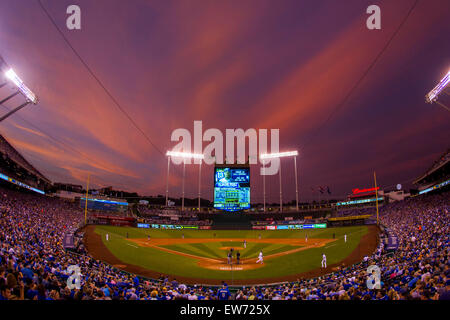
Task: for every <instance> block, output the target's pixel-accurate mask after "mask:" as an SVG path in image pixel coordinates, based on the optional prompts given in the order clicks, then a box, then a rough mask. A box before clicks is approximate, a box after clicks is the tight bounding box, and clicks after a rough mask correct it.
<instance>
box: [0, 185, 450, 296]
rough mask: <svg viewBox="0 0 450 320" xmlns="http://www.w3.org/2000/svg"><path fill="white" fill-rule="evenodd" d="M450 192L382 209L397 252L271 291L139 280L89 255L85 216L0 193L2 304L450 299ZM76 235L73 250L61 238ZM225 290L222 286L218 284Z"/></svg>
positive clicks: (24, 195)
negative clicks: (71, 283)
mask: <svg viewBox="0 0 450 320" xmlns="http://www.w3.org/2000/svg"><path fill="white" fill-rule="evenodd" d="M449 196H450V193H449V191H445V192H444V191H441V193H437V194H436V193H434V194H432V193H429V194H423V195H419V196H416V197H411V198H408V199H406V200H404V201H398V202H394V203H391V204H387V205H385V206H384V207H383V208H382V210H381V214H380V222H381V224H382V225H383V226H384V227H386V228H389V229H390V232H393V233H394V234H395V235H396V236H397V237H398V248H397V250H396V252H395V254H392V253H388V252H386V250H385V248H384V246H383V243H382V242H381V243H380V245H379V247H378V248H377V250H376V251H375V252H374V253H373V254H372V255H371V256H368V257H366V258H364V261H362V262H360V263H358V264H356V265H353V266H350V267H346V268H343V269H341V270H338V271H336V272H333V273H331V274H328V275H325V276H321V277H318V278H313V279H300V280H299V281H296V282H292V283H285V284H281V285H275V286H268V285H267V286H258V287H242V288H239V289H238V290H237V291H236V292H235V293H233V294H230V295H228V294H225V295H220V296H219V295H218V292H219V290H221V291H220V292H221V293H223V292H227V290H223V287H220V288H218V287H204V286H195V285H194V286H192V285H190V286H187V285H185V284H182V283H178V282H177V281H176V280H175V279H169V278H168V277H166V276H161V278H160V279H153V280H151V279H144V278H142V277H139V276H136V275H132V274H129V273H126V272H123V271H120V270H118V269H116V268H114V267H112V266H110V265H108V264H106V263H103V262H101V261H96V260H94V259H93V258H91V257H90V256H89V254H88V253H87V252H86V250H85V248H84V246H83V237H82V236H83V235H82V229H79V227H80V225H81V223H82V221H83V213H82V211H81V210H80V208H79V207H78V206H77V205H76V204H75V203H72V202H67V201H65V200H62V199H59V198H52V197H47V196H43V195H39V194H34V193H30V192H29V191H17V190H12V189H11V188H3V187H1V189H0V199H1V202H0V214H1V217H0V299H1V300H21V299H29V300H177V299H185V300H217V299H219V300H220V299H233V300H448V299H449V298H450V270H449V265H450V263H449V262H450V261H449V255H448V247H449V209H450V206H449ZM70 231H72V232H76V235H77V236H76V241H75V247H76V250H75V252H70V251H66V250H65V249H64V248H63V246H62V242H63V237H64V234H66V233H67V232H70ZM74 264H76V265H78V266H79V267H80V268H81V274H82V276H81V288H80V289H79V290H77V289H72V290H71V289H69V288H68V287H67V285H66V281H67V278H68V275H67V268H68V266H70V265H74ZM372 264H376V265H378V266H379V267H380V269H381V289H378V290H370V289H368V288H367V285H366V280H367V271H366V270H367V267H368V266H369V265H372ZM224 286H226V284H224Z"/></svg>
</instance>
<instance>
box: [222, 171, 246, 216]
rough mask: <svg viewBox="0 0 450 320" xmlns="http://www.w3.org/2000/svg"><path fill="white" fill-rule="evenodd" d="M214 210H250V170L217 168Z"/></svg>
mask: <svg viewBox="0 0 450 320" xmlns="http://www.w3.org/2000/svg"><path fill="white" fill-rule="evenodd" d="M214 208H216V209H220V210H225V211H239V210H244V209H249V208H250V168H232V167H231V168H230V167H225V168H218V167H216V168H215V170H214Z"/></svg>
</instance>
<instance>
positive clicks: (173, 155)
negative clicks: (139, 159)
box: [166, 151, 204, 212]
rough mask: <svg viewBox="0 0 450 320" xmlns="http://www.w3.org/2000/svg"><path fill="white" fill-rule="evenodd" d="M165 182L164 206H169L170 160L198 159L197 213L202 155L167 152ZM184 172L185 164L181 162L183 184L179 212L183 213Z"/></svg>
mask: <svg viewBox="0 0 450 320" xmlns="http://www.w3.org/2000/svg"><path fill="white" fill-rule="evenodd" d="M166 156H167V182H166V206H168V204H169V166H170V159H171V158H182V159H200V165H199V170H198V211H200V196H201V172H202V159H204V156H203V154H198V153H190V152H178V151H167V153H166ZM185 171H186V162H185V161H183V184H182V192H181V194H182V198H181V211H182V212H183V211H184V177H185Z"/></svg>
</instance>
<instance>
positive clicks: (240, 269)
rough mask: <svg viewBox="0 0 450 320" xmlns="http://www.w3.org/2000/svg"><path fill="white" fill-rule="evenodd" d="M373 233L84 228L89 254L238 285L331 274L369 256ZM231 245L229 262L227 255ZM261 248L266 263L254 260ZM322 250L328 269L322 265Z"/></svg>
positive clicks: (148, 270) (129, 267)
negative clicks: (231, 253) (230, 259)
mask: <svg viewBox="0 0 450 320" xmlns="http://www.w3.org/2000/svg"><path fill="white" fill-rule="evenodd" d="M377 232H378V230H377V228H376V227H375V226H353V227H341V228H327V229H309V230H274V231H268V230H242V231H238V230H189V229H184V230H160V229H140V228H131V227H115V226H88V227H87V229H86V235H85V237H86V245H87V248H88V251H89V253H90V254H91V255H92V256H93V257H95V258H96V259H100V260H103V261H106V262H108V263H110V264H112V265H114V266H115V267H117V268H119V269H123V270H125V271H128V272H132V273H136V274H139V275H143V276H147V277H151V278H155V277H158V276H159V275H160V274H164V275H170V276H171V278H176V279H177V280H180V281H183V282H186V283H201V284H220V283H221V281H226V282H228V283H229V284H236V285H237V284H263V283H274V282H282V281H295V280H297V279H298V278H308V277H313V276H318V275H321V274H325V273H330V272H332V271H334V270H337V268H338V267H341V266H343V265H350V264H353V263H356V262H359V261H361V260H362V259H363V257H364V256H366V255H368V254H371V253H372V252H373V251H374V250H375V248H376V245H377ZM107 235H108V236H107ZM345 235H347V241H345V239H344V236H345ZM244 241H245V244H244ZM231 248H233V259H232V264H231V265H230V264H228V262H227V253H228V252H229V251H230V249H231ZM261 250H262V252H263V256H264V263H257V259H258V255H259V253H260V251H261ZM238 251H239V253H240V263H239V264H237V261H236V253H237V252H238ZM323 253H325V255H326V257H327V268H322V267H321V261H322V254H323Z"/></svg>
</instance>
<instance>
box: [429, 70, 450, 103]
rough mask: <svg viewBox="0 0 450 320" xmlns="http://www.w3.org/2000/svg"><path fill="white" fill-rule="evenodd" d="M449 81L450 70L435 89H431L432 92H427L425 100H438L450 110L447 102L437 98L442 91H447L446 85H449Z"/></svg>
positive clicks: (431, 101)
mask: <svg viewBox="0 0 450 320" xmlns="http://www.w3.org/2000/svg"><path fill="white" fill-rule="evenodd" d="M449 83H450V71H448V72H447V74H446V75H445V76H444V78H442V80H441V81H439V83H438V84H437V85H436V87H434V88H433V90H431V91H430V92H428V93H427V95H426V96H425V101H426V102H427V103H433V102H436V103H437V104H439V105H440V106H441V107H443V108H445V109H446V110H447V111H450V108H449V107H447V106H446V105H445V104H443V103H442V102H440V101H438V100H437V99H438V97H439V94H440V93H441V92H445V91H444V90H445V87H447V85H448V84H449Z"/></svg>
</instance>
